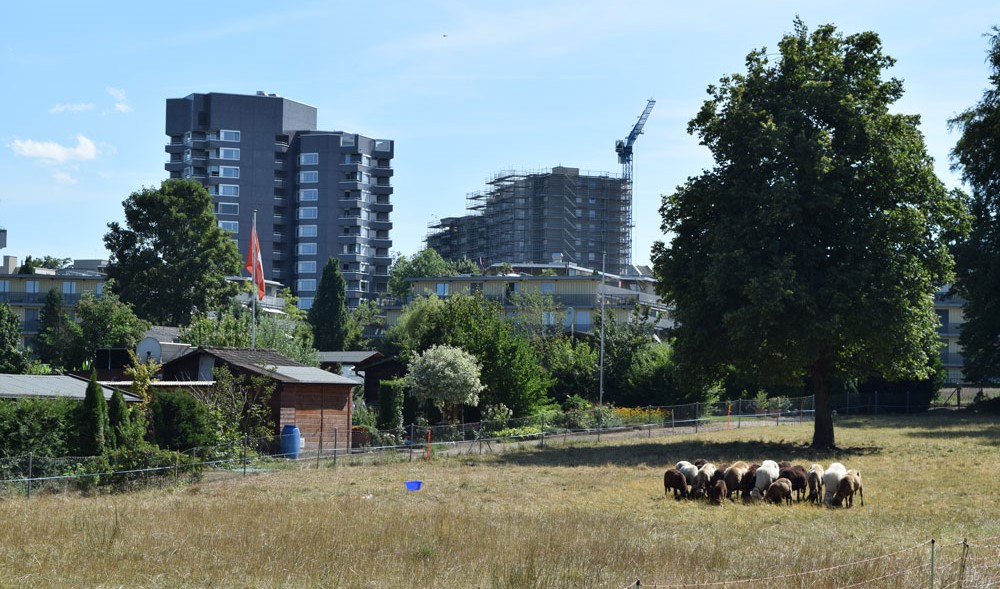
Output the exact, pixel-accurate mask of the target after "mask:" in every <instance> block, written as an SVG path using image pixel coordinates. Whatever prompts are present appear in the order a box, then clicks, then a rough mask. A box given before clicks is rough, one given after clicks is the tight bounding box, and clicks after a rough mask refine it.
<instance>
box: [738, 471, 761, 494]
mask: <svg viewBox="0 0 1000 589" xmlns="http://www.w3.org/2000/svg"><path fill="white" fill-rule="evenodd" d="M759 468H760V465H759V464H751V465H750V467H749V468H747V471H746V472H745V473H743V478H742V479H741V481H740V496H742V497H743V500H744V501H750V497H751V496H752V494H753V488H754V486H755V485H756V484H757V469H759Z"/></svg>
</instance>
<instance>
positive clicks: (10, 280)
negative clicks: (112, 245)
mask: <svg viewBox="0 0 1000 589" xmlns="http://www.w3.org/2000/svg"><path fill="white" fill-rule="evenodd" d="M81 262H82V264H81V265H82V266H84V267H82V268H78V267H77V266H76V265H73V266H70V267H68V268H63V269H60V270H54V269H51V268H35V272H34V274H18V270H19V268H20V266H18V263H17V257H16V256H4V257H3V266H2V267H0V303H6V304H8V305H10V309H11V311H13V312H14V315H15V316H17V318H18V320H20V322H21V334H22V338H23V339H22V343H23V345H24V346H25V347H26V348H27V347H31V346H32V345H33V340H34V338H35V336H36V335H38V323H39V317H40V315H41V312H42V307H44V306H45V297H46V296H48V294H49V291H50V290H53V289H55V290H57V291H58V292H61V293H62V295H63V305H65V307H66V309H67V310H68V311H69V313H70V316H71V317H75V314H74V312H73V309H74V307H76V304H77V302H79V300H80V297H82V296H83V294H84V293H87V292H93V293H95V294H97V295H98V296H100V295H101V294H103V293H104V281H105V279H106V276H105V275H104V274H103V273H102V272H99V271H98V270H97V269H96V268H97V267H98V266H100V265H101V264H98V263H97V262H98V261H95V260H88V261H84V260H81ZM91 268H93V269H91Z"/></svg>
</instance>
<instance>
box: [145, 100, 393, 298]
mask: <svg viewBox="0 0 1000 589" xmlns="http://www.w3.org/2000/svg"><path fill="white" fill-rule="evenodd" d="M166 134H167V135H168V136H169V138H170V139H169V142H168V144H167V146H166V151H167V153H168V154H169V160H168V162H167V164H166V166H165V167H166V170H167V171H168V172H169V173H170V177H171V178H191V179H194V180H197V181H199V182H201V183H202V184H204V185H205V187H206V188H207V189H208V191H209V193H211V194H212V199H213V202H214V203H215V213H216V216H217V217H218V219H219V225H220V226H221V227H223V228H224V229H226V230H228V231H230V232H232V233H233V237H234V239H235V240H236V243H237V246H238V247H239V249H240V251H241V252H243V253H244V254H245V252H246V251H247V250H248V248H249V244H250V228H251V225H252V218H253V211H254V210H256V211H257V236H258V239H259V240H260V247H261V256H262V258H263V262H264V276H265V277H266V278H267V279H268V280H275V281H278V282H281V283H283V284H285V285H288V286H290V287H291V289H292V292H293V293H294V294H295V295H296V296H298V297H299V306H300V307H302V308H306V309H307V308H309V307H310V306H311V305H312V300H313V297H314V296H315V293H316V287H317V285H318V283H319V280H320V277H321V275H322V272H323V266H324V265H325V264H326V261H327V260H328V259H329V258H330V257H331V256H332V257H336V258H338V260H339V261H340V267H341V271H342V272H343V274H344V279H345V281H346V282H347V302H348V305H349V306H351V307H354V306H357V304H358V303H359V302H360V301H361V300H362V299H373V298H377V297H378V296H379V295H380V294H382V293H385V292H386V291H387V290H388V282H389V266H390V265H391V261H392V260H391V258H390V257H389V249H390V247H392V240H391V239H390V237H389V234H390V230H391V229H392V222H391V221H390V213H391V212H392V202H391V196H392V185H391V178H392V158H393V149H394V145H393V141H391V140H388V139H372V138H369V137H365V136H363V135H358V134H355V133H346V132H341V131H319V130H317V129H316V109H315V108H314V107H311V106H308V105H305V104H301V103H299V102H295V101H293V100H289V99H287V98H282V97H280V96H277V95H275V94H266V93H263V92H258V93H257V94H256V95H240V94H221V93H214V92H213V93H208V94H191V95H189V96H187V97H185V98H172V99H168V100H167V114H166Z"/></svg>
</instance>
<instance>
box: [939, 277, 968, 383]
mask: <svg viewBox="0 0 1000 589" xmlns="http://www.w3.org/2000/svg"><path fill="white" fill-rule="evenodd" d="M950 290H951V288H950V287H948V286H946V287H944V288H942V289H940V290H938V291H937V292H936V293H934V312H935V313H937V316H938V322H939V323H940V325H939V326H938V336H939V337H940V338H941V363H942V364H943V365H944V369H945V370H946V371H947V373H948V375H947V376H946V377H945V382H946V383H948V384H962V383H964V382H966V381H965V373H964V370H965V360H964V359H963V358H962V347H961V346H960V345H959V344H958V338H959V336H960V335H961V334H962V324H963V323H965V315H964V313H962V306H963V305H964V304H965V299H963V298H961V297H959V296H957V295H955V296H952V295H949V294H948V292H949V291H950Z"/></svg>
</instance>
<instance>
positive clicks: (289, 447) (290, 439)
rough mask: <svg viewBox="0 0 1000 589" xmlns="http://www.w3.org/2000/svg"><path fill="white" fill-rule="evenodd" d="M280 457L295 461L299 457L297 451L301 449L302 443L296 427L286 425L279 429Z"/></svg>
mask: <svg viewBox="0 0 1000 589" xmlns="http://www.w3.org/2000/svg"><path fill="white" fill-rule="evenodd" d="M280 447H281V455H282V456H284V457H286V458H290V459H292V460H296V459H298V457H299V450H301V448H302V441H301V437H300V433H299V427H298V426H297V425H292V424H288V425H286V426H285V427H283V428H281V445H280Z"/></svg>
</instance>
